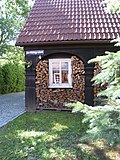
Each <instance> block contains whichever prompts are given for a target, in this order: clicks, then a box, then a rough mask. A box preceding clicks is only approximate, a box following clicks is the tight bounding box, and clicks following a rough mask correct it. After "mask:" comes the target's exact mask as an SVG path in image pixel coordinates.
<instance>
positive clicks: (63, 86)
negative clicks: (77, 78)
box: [49, 58, 72, 88]
mask: <svg viewBox="0 0 120 160" xmlns="http://www.w3.org/2000/svg"><path fill="white" fill-rule="evenodd" d="M53 62H60V73H59V74H60V83H59V84H57V83H56V84H54V83H53V69H52V63H53ZM61 62H68V83H62V82H61V71H62V70H61ZM49 88H72V66H71V59H70V58H62V59H60V58H59V59H49Z"/></svg>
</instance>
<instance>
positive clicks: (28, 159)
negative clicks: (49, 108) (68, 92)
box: [0, 112, 119, 160]
mask: <svg viewBox="0 0 120 160" xmlns="http://www.w3.org/2000/svg"><path fill="white" fill-rule="evenodd" d="M82 118H83V116H82V115H80V114H72V113H70V112H39V113H27V114H24V115H22V116H20V117H19V118H17V119H16V120H14V121H12V122H10V123H9V124H7V125H6V126H4V127H3V128H2V129H1V131H0V160H99V159H101V160H105V159H106V160H107V159H108V160H110V159H111V160H114V159H113V158H116V155H117V157H118V156H119V155H118V152H117V151H116V153H115V151H113V150H112V149H111V148H109V149H108V148H107V149H106V151H104V148H103V144H102V142H99V143H96V144H95V143H94V144H93V143H91V144H88V143H82V142H81V141H80V137H81V136H82V135H83V134H85V130H86V128H87V125H86V126H85V125H84V126H83V125H82V123H81V121H82ZM101 152H102V155H101V154H100V153H101ZM103 152H104V153H103ZM111 154H112V157H110V155H111ZM118 158H119V157H118Z"/></svg>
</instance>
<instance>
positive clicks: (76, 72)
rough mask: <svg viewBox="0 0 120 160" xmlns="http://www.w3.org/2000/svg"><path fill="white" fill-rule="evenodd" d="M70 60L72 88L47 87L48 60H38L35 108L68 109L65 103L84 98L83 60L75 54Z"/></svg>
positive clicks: (82, 100)
mask: <svg viewBox="0 0 120 160" xmlns="http://www.w3.org/2000/svg"><path fill="white" fill-rule="evenodd" d="M71 61H72V86H73V88H68V89H67V88H66V89H64V88H56V89H55V88H49V62H48V60H40V61H39V62H38V64H37V66H36V97H37V109H40V110H42V109H45V108H46V109H47V108H51V109H52V108H56V109H58V110H61V109H69V108H68V107H66V106H65V103H68V102H76V101H81V102H84V99H85V70H84V64H83V62H82V61H81V60H80V59H79V58H78V57H76V56H72V57H71Z"/></svg>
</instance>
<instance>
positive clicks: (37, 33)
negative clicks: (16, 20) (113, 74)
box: [16, 0, 120, 45]
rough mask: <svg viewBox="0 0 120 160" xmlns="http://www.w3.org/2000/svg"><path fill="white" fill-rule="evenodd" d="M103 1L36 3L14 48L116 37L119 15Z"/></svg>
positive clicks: (45, 0) (42, 0) (46, 0)
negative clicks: (54, 42) (112, 12)
mask: <svg viewBox="0 0 120 160" xmlns="http://www.w3.org/2000/svg"><path fill="white" fill-rule="evenodd" d="M102 1H103V0H36V2H35V4H34V6H33V8H32V10H31V12H30V14H29V17H28V19H27V21H26V24H25V25H24V27H23V30H22V32H21V33H20V35H19V37H18V39H17V42H16V45H24V44H26V43H27V44H28V43H29V44H32V43H39V42H48V41H50V42H52V41H72V40H74V41H80V40H110V39H114V38H117V37H120V15H119V14H111V13H107V12H106V7H105V4H102V3H101V2H102Z"/></svg>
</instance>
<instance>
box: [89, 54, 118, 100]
mask: <svg viewBox="0 0 120 160" xmlns="http://www.w3.org/2000/svg"><path fill="white" fill-rule="evenodd" d="M90 62H98V63H99V65H100V67H101V73H99V74H98V75H96V76H95V77H94V78H93V81H95V85H96V84H101V85H104V84H105V83H107V84H108V85H107V89H106V90H104V91H102V92H100V93H99V94H98V95H105V96H107V97H108V102H109V103H112V102H113V101H118V100H119V96H120V51H117V52H116V53H114V52H106V55H104V56H97V57H96V58H94V59H92V60H90V61H89V63H90Z"/></svg>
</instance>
